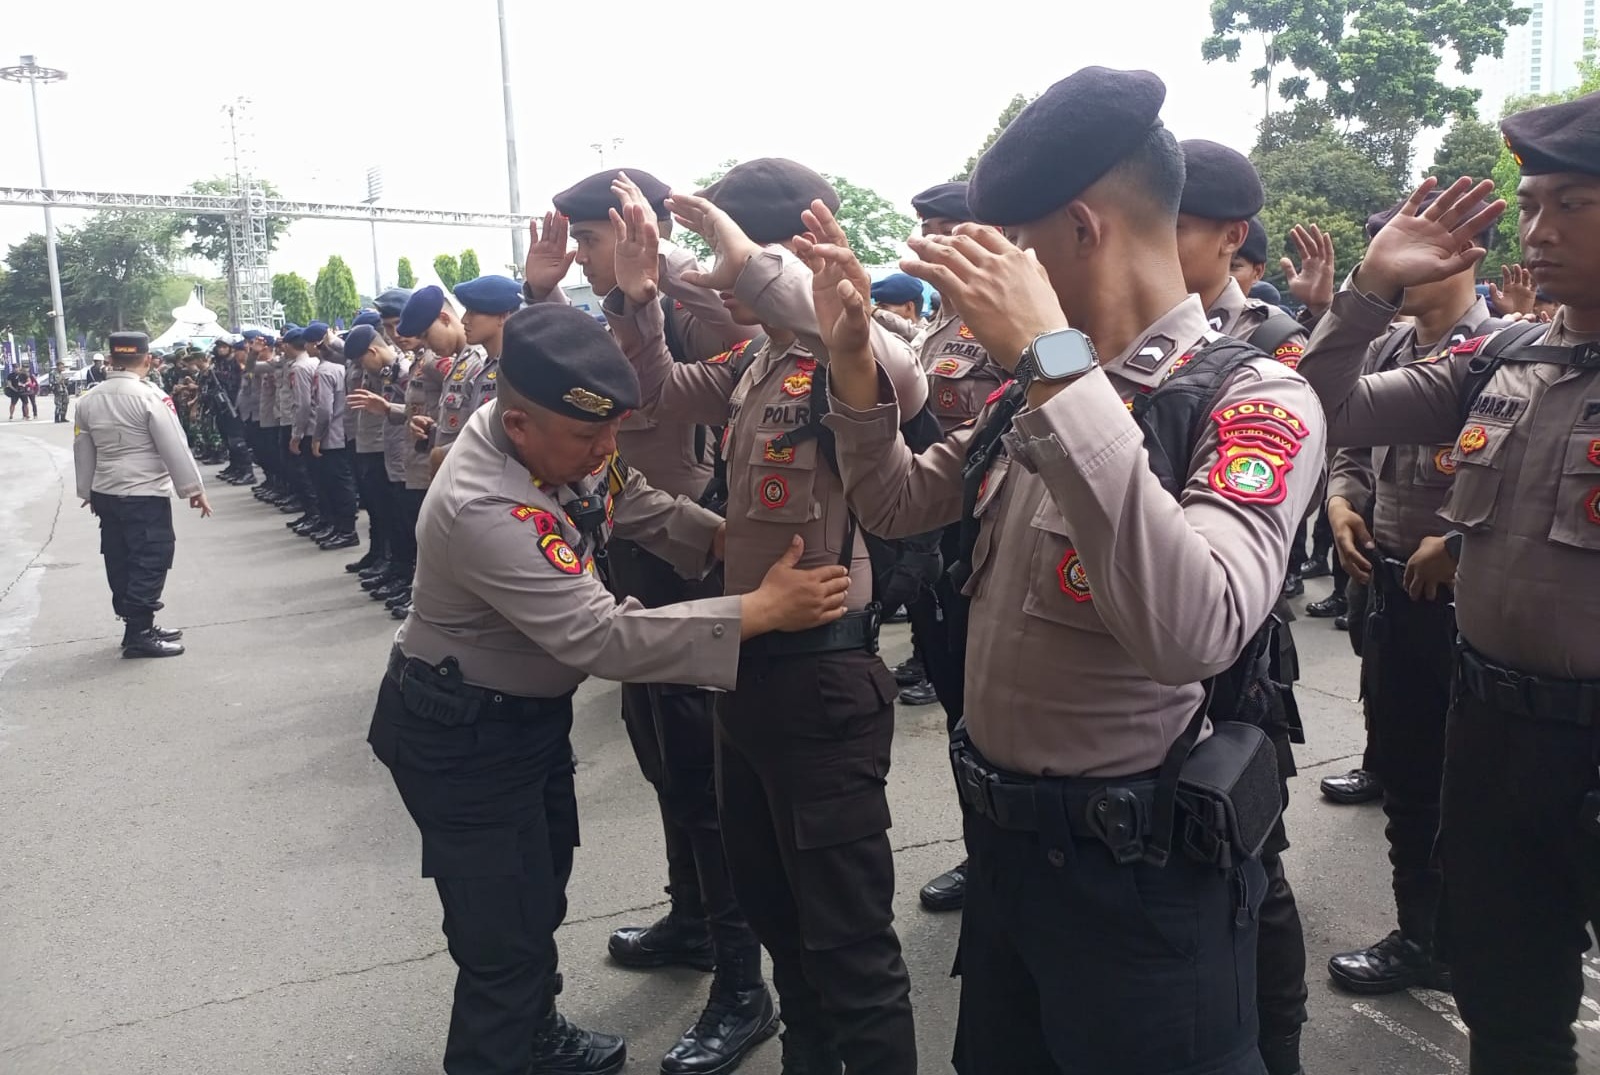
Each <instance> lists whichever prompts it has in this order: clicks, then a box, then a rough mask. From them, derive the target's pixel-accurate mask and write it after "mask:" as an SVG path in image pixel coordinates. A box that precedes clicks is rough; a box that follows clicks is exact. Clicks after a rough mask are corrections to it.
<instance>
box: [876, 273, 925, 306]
mask: <svg viewBox="0 0 1600 1075" xmlns="http://www.w3.org/2000/svg"><path fill="white" fill-rule="evenodd" d="M872 301H873V302H887V303H889V304H890V305H891V306H898V305H900V304H901V303H903V302H914V303H916V304H917V305H918V306H919V307H920V306H921V305H922V281H921V280H918V279H917V278H916V277H915V276H908V275H907V274H905V273H903V272H897V273H894V274H893V275H891V276H885V277H884V278H883V279H882V280H879V281H878V282H877V283H875V284H873V285H872Z"/></svg>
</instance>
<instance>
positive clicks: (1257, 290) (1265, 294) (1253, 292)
mask: <svg viewBox="0 0 1600 1075" xmlns="http://www.w3.org/2000/svg"><path fill="white" fill-rule="evenodd" d="M1250 297H1251V298H1252V299H1260V300H1261V301H1262V302H1270V303H1271V304H1272V305H1274V306H1277V305H1280V304H1281V303H1282V302H1283V295H1282V294H1281V293H1280V292H1279V291H1278V289H1277V288H1275V287H1273V286H1272V285H1271V284H1269V283H1267V282H1266V281H1265V280H1257V281H1256V282H1255V283H1253V284H1251V285H1250Z"/></svg>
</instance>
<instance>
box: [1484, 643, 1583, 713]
mask: <svg viewBox="0 0 1600 1075" xmlns="http://www.w3.org/2000/svg"><path fill="white" fill-rule="evenodd" d="M1456 668H1457V672H1456V678H1457V679H1459V680H1460V682H1461V686H1462V689H1464V690H1465V691H1466V692H1467V693H1468V694H1470V695H1472V696H1473V697H1474V698H1476V699H1478V701H1480V702H1482V703H1484V704H1485V705H1489V706H1493V707H1494V708H1495V709H1497V710H1499V711H1500V712H1502V713H1509V714H1511V715H1512V716H1516V717H1523V718H1525V719H1528V720H1551V721H1557V722H1559V723H1562V724H1577V725H1580V726H1582V727H1585V728H1592V727H1595V726H1596V725H1600V680H1594V679H1557V678H1555V677H1554V676H1536V675H1529V674H1527V673H1524V672H1518V671H1516V670H1514V669H1511V668H1502V667H1501V666H1499V665H1497V664H1494V663H1492V662H1490V661H1487V660H1485V659H1484V657H1483V655H1482V654H1480V653H1478V652H1477V651H1476V650H1474V649H1473V648H1472V647H1471V646H1469V645H1467V644H1466V643H1465V642H1462V643H1461V644H1460V659H1459V660H1458V661H1457V662H1456Z"/></svg>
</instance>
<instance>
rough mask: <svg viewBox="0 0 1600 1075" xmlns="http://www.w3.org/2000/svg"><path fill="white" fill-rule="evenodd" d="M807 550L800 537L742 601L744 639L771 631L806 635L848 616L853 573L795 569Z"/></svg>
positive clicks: (830, 567) (835, 566) (831, 568)
mask: <svg viewBox="0 0 1600 1075" xmlns="http://www.w3.org/2000/svg"><path fill="white" fill-rule="evenodd" d="M805 549H806V546H805V542H804V541H802V540H801V539H800V535H799V534H796V535H795V536H794V539H793V540H792V541H791V542H790V544H789V549H788V551H787V552H785V553H784V554H783V555H782V556H780V557H778V562H777V563H775V564H773V565H772V566H771V567H770V568H768V569H767V574H766V577H765V578H763V579H762V580H761V585H760V586H758V587H756V588H755V589H754V590H752V591H751V592H750V593H747V594H745V595H744V596H743V597H741V598H740V599H739V636H740V637H741V638H753V637H755V636H756V635H762V634H766V633H767V632H768V631H804V630H807V629H808V628H812V627H819V626H821V625H822V624H825V623H832V622H833V621H834V620H836V619H838V618H839V617H840V616H843V615H844V608H845V598H846V596H847V595H848V594H849V593H850V571H849V569H848V568H845V567H844V566H842V565H840V564H829V565H828V566H826V567H813V568H809V569H806V570H802V569H800V568H799V567H796V566H795V565H796V564H798V563H799V562H800V556H801V554H802V553H804V552H805Z"/></svg>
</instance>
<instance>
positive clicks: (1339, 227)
mask: <svg viewBox="0 0 1600 1075" xmlns="http://www.w3.org/2000/svg"><path fill="white" fill-rule="evenodd" d="M1296 224H1315V225H1317V226H1318V227H1320V228H1321V229H1322V230H1323V231H1325V232H1327V233H1328V234H1329V235H1331V236H1332V237H1333V254H1334V263H1335V269H1334V280H1335V281H1341V280H1343V279H1344V278H1345V277H1346V276H1348V275H1349V274H1350V272H1351V270H1353V269H1354V268H1355V267H1356V262H1358V261H1360V260H1361V255H1362V253H1363V252H1364V251H1365V250H1366V248H1367V234H1366V231H1365V226H1366V220H1365V218H1364V217H1363V218H1362V219H1357V218H1356V217H1355V216H1354V215H1353V214H1351V213H1350V212H1348V211H1346V210H1341V209H1339V208H1337V207H1335V206H1333V205H1331V204H1329V202H1328V200H1327V199H1326V198H1323V197H1320V196H1318V195H1315V194H1293V193H1291V194H1284V195H1280V196H1278V197H1269V198H1268V199H1267V205H1266V208H1264V209H1262V210H1261V226H1262V227H1263V228H1265V229H1266V230H1267V280H1268V281H1269V282H1270V283H1271V284H1272V285H1273V286H1274V287H1276V288H1278V290H1280V291H1284V292H1285V293H1286V294H1287V291H1286V288H1287V286H1288V285H1287V283H1286V282H1285V281H1284V277H1283V270H1282V269H1281V268H1280V267H1279V265H1278V259H1279V258H1281V257H1284V256H1285V255H1288V256H1290V257H1293V258H1294V259H1295V260H1296V261H1297V262H1298V261H1299V254H1298V253H1291V251H1290V249H1289V245H1290V244H1289V232H1290V231H1291V230H1293V228H1294V226H1295V225H1296Z"/></svg>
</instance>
